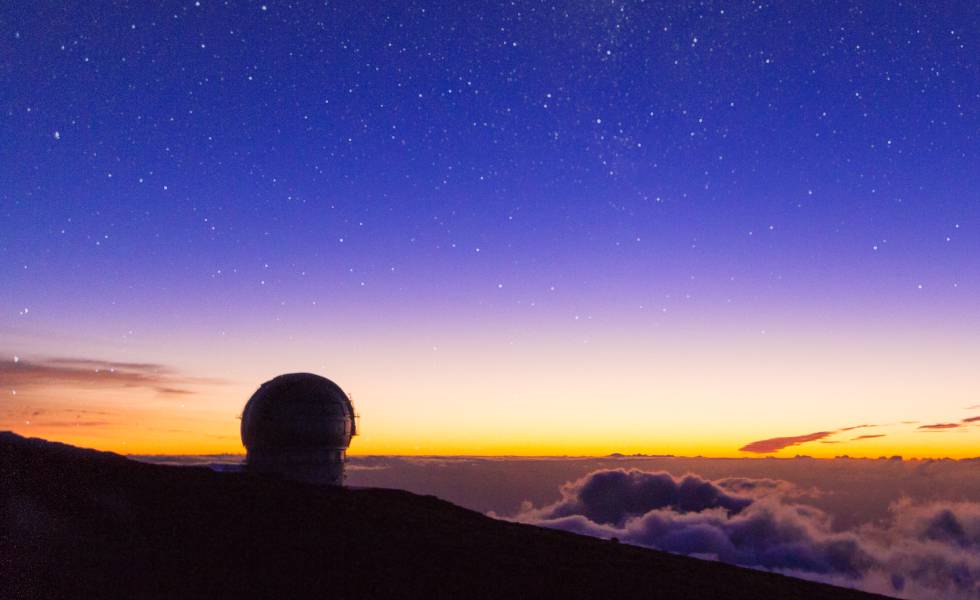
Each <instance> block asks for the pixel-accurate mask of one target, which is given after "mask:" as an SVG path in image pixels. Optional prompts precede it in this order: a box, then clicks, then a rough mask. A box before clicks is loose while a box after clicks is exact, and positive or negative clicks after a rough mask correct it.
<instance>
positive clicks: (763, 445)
mask: <svg viewBox="0 0 980 600" xmlns="http://www.w3.org/2000/svg"><path fill="white" fill-rule="evenodd" d="M835 433H837V432H836V431H817V432H816V433H808V434H806V435H795V436H790V437H777V438H769V439H767V440H759V441H757V442H751V443H749V444H746V445H744V446H742V447H741V448H739V451H741V452H754V453H757V454H769V453H771V452H777V451H779V450H782V449H783V448H788V447H789V446H798V445H800V444H804V443H806V442H814V441H816V440H821V439H823V438H825V437H829V436H832V435H834V434H835Z"/></svg>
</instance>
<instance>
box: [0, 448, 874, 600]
mask: <svg viewBox="0 0 980 600" xmlns="http://www.w3.org/2000/svg"><path fill="white" fill-rule="evenodd" d="M0 597H4V598H28V597H30V598H51V597H71V598H92V597H127V598H190V597H195V598H196V597H211V598H236V599H241V598H314V597H315V598H374V597H387V598H411V597H445V598H544V597H549V598H550V597H555V598H563V599H567V598H585V597H588V598H644V599H646V600H652V599H658V598H684V599H690V600H699V599H705V600H709V599H710V600H715V599H718V598H726V599H732V600H735V599H753V600H755V599H774V598H793V599H813V600H817V599H831V598H834V599H841V600H849V599H852V600H859V599H868V598H872V597H873V596H871V595H868V594H863V593H860V592H856V591H851V590H846V589H841V588H835V587H830V586H825V585H820V584H815V583H809V582H806V581H802V580H798V579H792V578H788V577H782V576H779V575H773V574H768V573H762V572H758V571H752V570H748V569H741V568H736V567H732V566H728V565H724V564H719V563H715V562H708V561H700V560H696V559H692V558H686V557H682V556H675V555H671V554H665V553H660V552H655V551H652V550H646V549H642V548H637V547H633V546H628V545H623V544H616V543H614V542H611V541H605V540H598V539H594V538H588V537H582V536H578V535H574V534H570V533H564V532H560V531H552V530H548V529H540V528H537V527H530V526H526V525H518V524H514V523H508V522H504V521H497V520H494V519H490V518H488V517H485V516H483V515H481V514H479V513H476V512H472V511H469V510H466V509H463V508H460V507H457V506H455V505H452V504H450V503H448V502H444V501H442V500H438V499H436V498H434V497H431V496H417V495H414V494H410V493H408V492H402V491H396V490H385V489H317V488H313V487H309V486H304V485H300V484H294V483H290V482H285V481H274V480H268V479H262V478H259V477H254V476H250V475H246V474H237V473H217V472H213V471H211V470H208V469H204V468H191V467H167V466H157V465H148V464H143V463H137V462H133V461H130V460H128V459H126V458H123V457H121V456H118V455H115V454H107V453H100V452H94V451H90V450H81V449H78V448H73V447H71V446H65V445H61V444H52V443H49V442H44V441H41V440H35V439H25V438H22V437H19V436H16V435H14V434H11V433H0Z"/></svg>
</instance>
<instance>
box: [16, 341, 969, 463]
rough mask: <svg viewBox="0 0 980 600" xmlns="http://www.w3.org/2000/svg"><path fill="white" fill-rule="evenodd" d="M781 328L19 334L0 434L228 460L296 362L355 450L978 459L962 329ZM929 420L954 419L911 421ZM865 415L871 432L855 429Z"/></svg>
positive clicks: (454, 453) (133, 451)
mask: <svg viewBox="0 0 980 600" xmlns="http://www.w3.org/2000/svg"><path fill="white" fill-rule="evenodd" d="M855 327H857V326H855ZM781 329H782V331H779V330H777V331H775V332H773V331H770V332H768V333H767V334H766V335H760V334H759V333H758V332H741V333H739V332H737V331H726V332H717V331H715V332H714V333H711V332H708V331H706V330H701V329H697V328H693V327H692V328H687V329H684V330H665V331H661V332H659V333H649V334H648V335H646V336H637V335H628V334H627V333H626V332H620V333H617V334H615V335H613V334H603V335H599V334H598V333H597V334H595V335H593V336H592V337H590V338H589V339H588V340H587V343H583V342H582V340H578V341H577V342H576V340H575V338H574V337H573V336H572V335H571V334H568V333H567V332H563V331H560V330H548V331H539V332H538V333H536V334H534V335H531V336H523V337H522V336H521V335H518V334H516V333H514V332H498V333H495V334H488V333H485V332H479V331H473V332H471V334H468V335H467V336H462V337H461V334H460V332H458V331H455V330H453V331H448V330H447V331H440V330H432V331H429V330H424V331H423V330H406V331H402V332H400V334H399V335H398V336H397V337H392V336H390V335H388V334H385V333H384V332H374V331H367V332H356V333H351V332H347V331H344V330H338V331H337V333H336V337H335V338H334V339H332V340H331V343H329V344H325V343H324V342H323V341H322V340H321V338H319V337H318V336H316V335H315V334H313V333H311V334H308V335H305V336H304V335H300V334H298V333H297V334H295V335H294V336H293V337H292V340H291V342H290V344H289V345H287V346H283V347H282V348H281V351H280V352H278V353H277V354H275V355H270V354H269V353H268V352H267V351H266V348H269V347H273V346H274V343H273V341H272V340H266V339H264V338H262V337H257V338H255V339H251V340H248V338H246V337H245V336H244V334H243V335H242V336H240V337H238V338H232V339H229V340H224V339H223V340H221V341H220V342H212V343H210V344H208V345H202V344H200V343H197V342H196V341H195V340H194V339H191V338H189V339H175V340H172V341H171V343H170V345H172V346H173V347H179V348H189V349H194V348H203V349H204V350H200V351H197V352H186V353H183V354H181V355H179V356H177V357H173V356H171V357H170V359H169V360H168V353H161V352H159V351H158V350H157V349H156V348H155V347H146V348H138V347H130V348H128V349H127V352H126V354H124V356H125V357H126V361H127V362H125V363H115V364H117V365H119V366H118V369H117V370H116V371H115V372H107V371H106V368H105V365H103V366H102V367H101V370H99V369H100V367H99V363H98V361H96V360H93V359H87V360H75V361H74V362H72V360H68V359H63V362H66V364H68V367H69V368H66V367H64V365H62V366H59V365H58V364H55V363H57V361H55V363H52V360H53V359H51V358H49V357H51V356H90V354H85V353H84V351H85V350H86V349H87V348H90V347H91V346H90V344H88V343H84V344H83V343H79V344H78V345H77V347H75V346H73V344H71V343H64V344H61V345H60V347H59V351H58V352H57V353H55V352H52V351H50V349H49V348H50V346H49V345H47V344H40V343H31V340H26V341H24V342H23V343H22V344H21V347H22V348H24V350H23V355H20V356H18V357H17V359H18V360H19V361H21V362H19V363H18V364H17V365H13V366H12V365H11V361H9V360H8V362H7V363H6V365H7V366H6V370H0V390H3V391H2V393H3V402H2V404H0V429H5V430H12V431H14V432H15V433H18V434H20V435H25V436H32V437H41V438H45V439H50V440H54V441H61V442H65V443H70V444H74V445H78V446H84V447H90V448H95V449H99V450H109V451H113V452H119V453H123V454H228V453H231V454H236V453H241V452H243V448H242V446H241V442H240V437H239V429H238V428H239V423H240V422H239V420H238V419H237V417H238V416H239V414H240V412H241V409H242V407H243V406H244V404H245V401H246V400H247V399H248V398H249V396H250V395H251V394H252V392H253V391H254V390H255V389H256V388H257V387H258V385H259V384H260V383H261V382H262V381H265V380H267V379H270V378H271V377H273V376H275V375H278V374H280V373H284V372H295V371H309V372H314V373H320V374H323V375H326V376H328V377H330V378H331V379H333V380H334V381H336V382H337V383H338V384H340V385H341V387H342V388H343V389H344V390H346V391H347V392H348V393H349V394H351V396H352V398H353V400H354V404H355V408H356V410H357V412H358V413H359V414H360V415H361V427H360V429H361V435H359V436H358V437H356V438H355V439H354V441H353V443H352V445H351V448H350V454H351V455H381V454H384V455H452V456H462V455H482V456H487V455H508V456H572V455H575V456H605V455H608V454H611V453H621V454H637V453H640V454H672V455H677V456H699V455H700V456H707V457H719V458H739V457H754V456H775V457H792V456H795V455H797V454H801V455H808V456H813V457H816V458H832V457H835V456H839V455H848V456H851V457H855V458H877V457H880V456H892V455H901V456H903V457H905V458H946V457H948V458H972V457H976V456H978V454H980V450H978V449H980V421H975V422H967V420H968V419H970V418H972V417H975V416H977V415H980V401H978V400H977V390H980V373H978V372H977V371H976V369H975V365H976V364H977V361H980V344H978V343H977V342H976V341H975V340H973V339H971V338H970V336H966V335H954V333H952V332H949V333H940V332H932V333H931V334H930V335H926V334H913V333H912V332H905V333H904V334H903V333H901V332H894V331H890V330H875V329H874V328H873V327H869V326H863V330H859V334H860V335H856V334H855V335H852V333H851V332H846V333H845V332H840V331H837V332H835V331H834V330H832V329H831V330H827V331H817V330H816V329H814V328H807V329H805V330H800V329H795V330H794V329H792V328H790V327H789V326H788V325H785V326H783V327H782V328H781ZM855 340H857V341H855ZM32 346H33V347H34V348H35V349H34V350H33V351H32ZM7 352H8V354H9V355H10V356H13V353H10V352H9V351H7ZM118 356H119V353H117V352H111V351H105V352H102V353H99V354H98V358H99V360H102V361H109V360H110V359H113V358H118ZM311 357H315V359H311ZM358 357H370V360H369V361H366V360H363V359H358ZM144 363H146V366H143V365H144ZM107 364H109V363H107ZM93 365H94V366H93ZM127 365H135V366H132V367H129V366H127ZM163 365H165V366H163ZM14 367H18V368H19V367H24V368H25V369H27V371H24V372H21V371H18V370H17V369H16V368H14ZM130 368H132V369H135V371H133V372H129V371H127V369H130ZM30 369H33V371H30ZM89 369H92V370H93V373H88V370H89ZM140 369H143V370H140ZM95 371H98V372H97V373H95ZM25 373H33V375H31V376H29V377H28V376H27V375H25ZM942 423H952V424H956V425H957V427H955V428H950V429H946V430H942V429H935V430H922V429H919V428H920V427H921V426H922V425H930V424H942ZM861 425H873V426H874V427H871V428H864V429H852V428H856V427H858V426H861ZM824 431H834V432H837V433H835V434H833V435H830V436H827V437H825V438H823V439H820V440H815V441H810V442H806V443H803V444H799V445H792V446H788V447H785V448H783V449H780V450H779V451H777V452H773V453H771V454H754V453H749V452H741V451H739V449H740V448H742V447H743V446H745V445H747V444H750V443H752V442H758V441H760V440H768V439H772V438H780V437H794V436H804V435H807V434H812V433H815V432H824ZM861 435H877V436H883V437H874V438H865V439H860V440H857V439H854V438H857V437H859V436H861ZM824 442H835V443H824Z"/></svg>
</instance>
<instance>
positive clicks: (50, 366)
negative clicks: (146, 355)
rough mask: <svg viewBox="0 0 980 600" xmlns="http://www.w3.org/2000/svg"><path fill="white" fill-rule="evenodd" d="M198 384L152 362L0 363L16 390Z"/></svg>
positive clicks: (6, 384) (2, 381)
mask: <svg viewBox="0 0 980 600" xmlns="http://www.w3.org/2000/svg"><path fill="white" fill-rule="evenodd" d="M195 383H217V382H216V381H213V380H206V379H200V378H191V377H186V376H183V375H181V374H179V373H177V372H176V371H175V370H173V369H172V368H170V367H167V366H164V365H158V364H150V363H129V362H112V361H99V360H91V359H86V358H47V359H39V360H30V361H28V360H20V359H16V360H14V361H4V362H0V386H2V387H3V388H9V389H14V390H22V389H30V388H38V387H46V386H70V387H76V388H148V389H152V390H154V391H156V392H157V393H159V394H165V395H187V394H192V393H193V392H192V391H191V390H189V389H187V388H186V386H187V385H190V384H195Z"/></svg>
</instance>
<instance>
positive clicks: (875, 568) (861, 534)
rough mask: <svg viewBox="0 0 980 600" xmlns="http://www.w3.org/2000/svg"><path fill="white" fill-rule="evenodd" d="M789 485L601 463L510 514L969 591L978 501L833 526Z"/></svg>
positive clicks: (974, 573) (825, 576)
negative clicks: (557, 495) (548, 499)
mask: <svg viewBox="0 0 980 600" xmlns="http://www.w3.org/2000/svg"><path fill="white" fill-rule="evenodd" d="M805 497H806V493H805V492H801V491H800V490H798V489H796V488H795V487H794V486H792V485H791V484H788V483H787V482H783V481H779V480H772V479H748V478H727V479H720V480H717V481H709V480H706V479H704V478H702V477H700V476H698V475H693V474H688V475H685V476H683V477H680V478H678V477H674V476H672V475H670V474H668V473H665V472H647V471H639V470H635V469H634V470H623V469H607V470H600V471H595V472H593V473H590V474H588V475H586V476H585V477H583V478H581V479H579V480H577V481H574V482H571V483H567V484H565V485H564V486H563V487H562V489H561V499H560V500H559V501H558V502H556V503H554V504H551V505H547V506H544V507H542V508H535V507H533V506H530V505H525V507H524V508H523V509H522V511H521V512H520V513H519V514H518V515H517V516H516V517H515V518H516V520H518V521H521V522H526V523H534V524H538V525H543V526H547V527H554V528H558V529H564V530H568V531H573V532H576V533H582V534H587V535H593V536H598V537H606V538H612V537H615V538H618V539H619V540H621V541H624V542H628V543H632V544H637V545H641V546H647V547H651V548H657V549H660V550H665V551H668V552H676V553H680V554H688V555H692V556H698V557H702V558H709V559H714V560H720V561H724V562H728V563H732V564H739V565H743V566H748V567H754V568H760V569H766V570H772V571H778V572H782V573H786V574H789V575H794V576H799V577H805V578H809V579H817V580H821V581H827V582H830V583H835V584H838V585H847V586H851V587H858V588H862V589H866V590H869V591H875V592H879V593H885V594H890V595H898V596H903V597H908V598H922V599H925V598H937V597H943V598H955V599H961V598H962V599H966V598H974V599H975V598H977V597H978V594H980V504H978V503H953V502H933V503H927V504H913V503H911V502H910V501H899V502H896V503H894V504H892V505H891V507H890V509H889V516H888V519H886V521H885V522H883V523H877V524H865V525H863V526H860V527H856V528H854V529H852V530H850V531H839V530H835V529H834V527H833V523H832V520H831V518H830V517H829V516H828V515H827V514H826V513H825V512H823V511H821V510H820V509H818V508H815V507H813V506H810V505H808V504H806V503H804V502H802V501H801V499H804V498H805Z"/></svg>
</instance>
